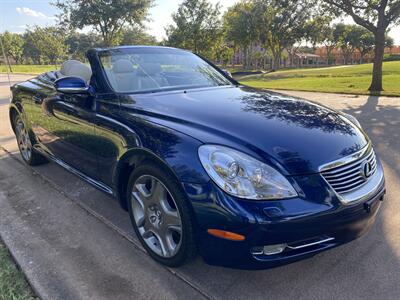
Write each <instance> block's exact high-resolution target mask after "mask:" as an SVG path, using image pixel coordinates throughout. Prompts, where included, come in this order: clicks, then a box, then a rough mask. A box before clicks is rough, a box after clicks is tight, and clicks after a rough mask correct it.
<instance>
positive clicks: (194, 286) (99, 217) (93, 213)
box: [0, 145, 214, 299]
mask: <svg viewBox="0 0 400 300" xmlns="http://www.w3.org/2000/svg"><path fill="white" fill-rule="evenodd" d="M0 150H2V151H4V152H5V153H6V154H7V155H9V156H10V157H11V158H12V159H14V160H16V161H17V162H18V163H19V164H20V165H22V166H24V167H26V168H27V169H30V170H31V171H32V172H33V173H34V174H35V175H38V176H39V177H40V178H41V179H42V180H43V181H44V182H46V183H47V184H48V185H49V186H50V187H51V188H53V189H54V190H56V191H57V192H58V193H60V194H61V195H63V196H64V197H66V198H67V199H68V200H70V201H72V202H73V203H75V204H77V205H78V206H79V207H81V208H82V209H83V210H85V211H86V212H87V213H88V214H90V215H91V216H92V217H94V218H96V219H97V220H99V221H100V222H102V223H103V224H104V225H106V226H107V227H109V228H110V229H111V230H113V231H115V232H116V233H117V234H119V235H120V236H121V237H123V238H124V239H126V240H127V241H128V242H130V243H131V244H132V245H133V246H134V247H135V248H136V249H138V250H140V251H141V252H142V253H144V254H146V255H147V256H148V253H147V252H146V250H145V249H144V248H143V247H142V245H141V244H140V242H138V241H135V240H134V239H133V238H131V237H130V236H129V235H128V234H126V233H125V232H124V231H123V230H121V229H119V228H118V226H115V225H114V224H113V223H112V222H110V221H109V220H107V219H106V218H104V217H103V216H102V215H100V214H98V213H97V212H96V211H94V210H93V209H91V208H90V207H89V206H87V205H85V204H83V203H80V202H78V201H76V200H75V199H73V198H72V197H70V196H69V195H68V194H66V193H65V192H64V191H62V190H61V189H60V188H59V187H58V186H57V185H56V184H55V183H53V182H51V181H50V180H49V179H48V178H46V177H45V176H44V175H42V174H40V173H38V172H37V171H36V170H35V169H34V168H33V167H31V166H29V165H27V164H25V163H23V162H21V161H20V160H19V159H18V158H16V157H15V154H13V153H12V152H10V151H8V150H7V149H6V148H4V147H3V146H1V145H0ZM65 171H67V170H65ZM160 266H161V267H163V268H164V269H166V270H167V271H168V272H169V273H170V274H172V275H173V276H175V277H177V278H178V279H180V280H181V281H183V282H184V283H186V284H187V285H189V286H190V287H191V288H192V289H194V290H195V291H197V292H198V293H200V294H201V295H202V296H203V297H205V298H206V299H214V297H212V296H210V295H209V294H208V293H207V292H206V291H204V290H203V289H202V288H201V287H199V286H198V285H197V284H195V283H193V282H192V281H191V280H190V279H188V278H187V277H186V276H185V275H183V274H181V273H179V272H177V271H176V270H175V269H172V268H168V267H165V266H162V265H160ZM34 290H35V289H34ZM35 292H36V291H35Z"/></svg>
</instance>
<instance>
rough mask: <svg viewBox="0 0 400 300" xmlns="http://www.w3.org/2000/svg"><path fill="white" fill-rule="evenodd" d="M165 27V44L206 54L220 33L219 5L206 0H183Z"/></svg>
mask: <svg viewBox="0 0 400 300" xmlns="http://www.w3.org/2000/svg"><path fill="white" fill-rule="evenodd" d="M172 19H173V22H174V24H171V25H169V26H167V27H166V29H165V30H166V34H167V40H166V41H165V44H167V45H169V46H174V47H180V48H185V49H189V50H192V51H194V52H196V53H199V54H203V55H206V54H207V53H209V51H210V49H212V48H213V47H214V46H215V41H216V39H218V38H219V36H220V35H221V19H220V5H219V4H217V5H215V6H213V5H212V4H211V3H210V2H209V1H207V0H184V1H183V2H182V4H181V5H180V6H179V8H178V11H177V12H176V13H174V14H173V15H172Z"/></svg>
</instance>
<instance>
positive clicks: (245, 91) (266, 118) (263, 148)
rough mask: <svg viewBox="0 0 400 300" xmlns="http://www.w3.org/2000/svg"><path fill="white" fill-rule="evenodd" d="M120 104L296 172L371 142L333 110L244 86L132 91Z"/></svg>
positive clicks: (311, 169) (316, 168)
mask: <svg viewBox="0 0 400 300" xmlns="http://www.w3.org/2000/svg"><path fill="white" fill-rule="evenodd" d="M121 105H122V107H123V109H124V110H125V111H126V112H127V111H130V110H131V111H132V112H133V111H135V114H136V113H140V114H142V115H147V117H148V118H151V119H152V121H154V122H157V123H162V124H164V125H166V126H168V127H170V128H174V129H176V130H179V131H181V132H183V133H185V134H187V135H190V136H192V137H194V138H196V139H198V140H200V141H202V142H203V143H218V144H225V145H228V146H231V147H235V148H238V149H248V151H250V152H252V153H257V154H258V155H259V156H261V157H263V158H265V160H267V161H274V162H276V163H277V164H279V165H280V167H283V168H284V169H285V170H286V171H287V172H288V174H292V175H298V174H306V173H315V172H318V171H319V167H320V166H321V165H323V164H326V163H328V162H331V161H334V160H337V159H339V158H342V157H344V156H347V155H350V154H352V153H354V152H356V151H358V150H360V149H361V148H363V147H364V146H365V145H366V144H367V142H368V138H367V137H366V135H365V134H364V133H363V132H362V131H361V130H360V129H359V128H358V127H356V126H355V125H354V124H353V123H351V122H350V121H349V120H347V119H346V118H344V117H343V115H341V114H340V113H338V112H336V111H334V110H331V109H329V108H326V107H324V106H321V105H318V104H315V103H312V102H310V101H306V100H303V99H298V98H294V97H290V96H286V95H282V94H279V93H273V92H267V91H260V90H255V89H250V88H246V87H219V88H211V89H196V90H188V91H178V92H164V93H154V94H141V95H131V96H128V97H125V99H123V100H122V101H121Z"/></svg>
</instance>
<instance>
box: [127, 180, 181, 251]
mask: <svg viewBox="0 0 400 300" xmlns="http://www.w3.org/2000/svg"><path fill="white" fill-rule="evenodd" d="M131 198H132V199H131V205H132V213H133V217H134V220H135V223H136V225H137V228H138V231H139V233H140V235H141V237H142V238H143V240H144V242H145V243H146V244H147V246H148V247H149V248H150V249H151V250H152V251H153V252H155V253H156V254H157V255H160V256H162V257H172V256H173V255H175V254H176V253H177V252H178V251H179V248H180V245H181V241H182V221H181V218H180V214H179V211H178V210H177V206H176V202H175V200H174V199H173V197H172V195H171V193H170V192H169V191H168V189H167V188H166V187H165V186H164V184H163V183H162V182H161V181H160V180H158V179H157V178H155V177H153V176H150V175H143V176H141V177H139V178H138V179H137V180H136V182H135V183H134V185H133V191H132V196H131Z"/></svg>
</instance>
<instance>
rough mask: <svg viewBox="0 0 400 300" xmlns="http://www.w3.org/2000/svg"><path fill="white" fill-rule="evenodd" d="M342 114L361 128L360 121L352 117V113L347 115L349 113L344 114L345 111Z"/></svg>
mask: <svg viewBox="0 0 400 300" xmlns="http://www.w3.org/2000/svg"><path fill="white" fill-rule="evenodd" d="M343 114H344V116H345V117H346V118H347V119H348V120H349V121H350V122H351V123H353V124H354V125H356V126H357V127H358V128H361V124H360V122H358V120H357V118H356V117H354V116H352V115H349V114H346V113H343Z"/></svg>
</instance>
